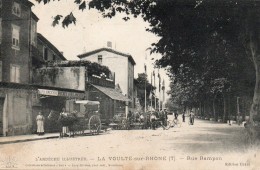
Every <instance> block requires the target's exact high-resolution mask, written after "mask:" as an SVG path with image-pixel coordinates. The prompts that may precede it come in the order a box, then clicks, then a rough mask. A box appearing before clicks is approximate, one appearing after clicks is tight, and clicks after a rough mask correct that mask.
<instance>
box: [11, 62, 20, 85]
mask: <svg viewBox="0 0 260 170" xmlns="http://www.w3.org/2000/svg"><path fill="white" fill-rule="evenodd" d="M10 82H13V83H20V67H19V66H16V65H11V68H10Z"/></svg>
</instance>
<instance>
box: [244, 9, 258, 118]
mask: <svg viewBox="0 0 260 170" xmlns="http://www.w3.org/2000/svg"><path fill="white" fill-rule="evenodd" d="M247 27H248V28H247V31H248V34H249V40H250V42H249V48H250V52H251V56H252V59H253V63H254V67H255V71H256V81H255V89H254V97H253V103H252V105H251V108H250V122H251V123H253V121H254V116H255V115H259V104H260V49H259V48H260V23H259V16H258V15H257V11H250V13H249V17H248V25H247Z"/></svg>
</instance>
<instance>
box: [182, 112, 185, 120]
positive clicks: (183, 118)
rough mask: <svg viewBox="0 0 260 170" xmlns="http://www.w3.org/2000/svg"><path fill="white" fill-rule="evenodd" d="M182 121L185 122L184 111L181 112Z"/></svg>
mask: <svg viewBox="0 0 260 170" xmlns="http://www.w3.org/2000/svg"><path fill="white" fill-rule="evenodd" d="M182 121H183V122H185V113H183V114H182Z"/></svg>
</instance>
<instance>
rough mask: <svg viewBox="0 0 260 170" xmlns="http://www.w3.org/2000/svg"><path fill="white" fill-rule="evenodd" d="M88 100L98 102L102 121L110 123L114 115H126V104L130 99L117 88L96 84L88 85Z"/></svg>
mask: <svg viewBox="0 0 260 170" xmlns="http://www.w3.org/2000/svg"><path fill="white" fill-rule="evenodd" d="M88 90H89V100H96V101H99V102H100V113H101V115H100V116H101V121H102V123H110V122H111V121H112V120H113V117H114V116H115V115H119V116H121V117H125V116H126V111H127V106H128V102H129V101H130V99H128V98H127V97H126V96H124V95H123V94H122V93H120V92H119V91H118V90H116V89H114V88H109V87H103V86H98V85H90V86H89V88H88Z"/></svg>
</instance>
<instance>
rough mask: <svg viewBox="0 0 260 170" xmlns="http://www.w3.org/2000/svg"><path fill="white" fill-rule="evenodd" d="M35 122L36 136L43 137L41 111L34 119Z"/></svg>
mask: <svg viewBox="0 0 260 170" xmlns="http://www.w3.org/2000/svg"><path fill="white" fill-rule="evenodd" d="M36 122H37V133H38V135H43V134H44V117H43V115H42V112H41V111H40V112H39V114H38V115H37V117H36Z"/></svg>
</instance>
